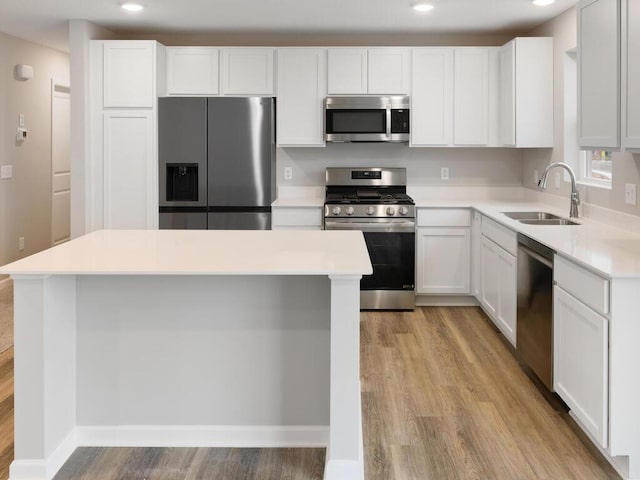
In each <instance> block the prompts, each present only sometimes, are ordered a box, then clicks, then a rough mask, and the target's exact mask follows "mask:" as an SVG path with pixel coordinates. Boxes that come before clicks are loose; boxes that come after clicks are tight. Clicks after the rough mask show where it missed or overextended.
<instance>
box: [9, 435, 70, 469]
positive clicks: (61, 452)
mask: <svg viewBox="0 0 640 480" xmlns="http://www.w3.org/2000/svg"><path fill="white" fill-rule="evenodd" d="M76 448H78V443H77V437H76V431H75V430H73V431H72V432H71V433H69V435H67V437H66V438H65V439H64V440H63V441H62V443H60V445H59V446H58V448H56V449H55V450H54V451H53V453H52V454H51V455H49V458H47V459H46V460H14V461H13V462H11V466H10V467H9V479H10V480H51V479H52V478H53V477H54V476H55V475H56V473H58V470H60V468H61V467H62V465H64V462H66V461H67V460H68V459H69V457H70V456H71V454H72V453H73V452H74V450H75V449H76Z"/></svg>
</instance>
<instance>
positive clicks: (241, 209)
mask: <svg viewBox="0 0 640 480" xmlns="http://www.w3.org/2000/svg"><path fill="white" fill-rule="evenodd" d="M274 115H275V105H274V99H273V98H271V97H248V98H231V97H212V98H182V97H166V98H160V99H159V101H158V118H159V120H158V121H159V125H158V148H159V159H160V165H159V180H160V185H159V187H160V188H159V191H160V228H161V229H171V228H181V229H207V228H208V229H210V230H214V229H228V230H232V229H235V230H266V229H270V228H271V203H272V202H273V200H274V199H275V192H276V177H275V175H276V170H275V130H274V125H275V122H274Z"/></svg>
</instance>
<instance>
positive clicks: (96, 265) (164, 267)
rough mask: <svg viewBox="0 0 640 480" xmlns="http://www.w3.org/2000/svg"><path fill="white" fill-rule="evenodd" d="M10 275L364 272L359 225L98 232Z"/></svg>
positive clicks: (6, 269) (367, 269)
mask: <svg viewBox="0 0 640 480" xmlns="http://www.w3.org/2000/svg"><path fill="white" fill-rule="evenodd" d="M0 273H1V274H11V275H46V274H63V275H64V274H68V275H73V274H79V275H362V274H364V275H366V274H370V273H372V267H371V261H370V259H369V255H368V253H367V247H366V244H365V242H364V236H363V235H362V233H361V232H357V231H272V230H252V231H248V230H224V231H223V230H99V231H97V232H93V233H90V234H88V235H85V236H83V237H80V238H77V239H75V240H71V241H70V242H67V243H64V244H62V245H58V246H56V247H54V248H50V249H48V250H45V251H43V252H40V253H37V254H35V255H32V256H30V257H27V258H24V259H22V260H18V261H16V262H14V263H10V264H8V265H5V266H3V267H1V268H0Z"/></svg>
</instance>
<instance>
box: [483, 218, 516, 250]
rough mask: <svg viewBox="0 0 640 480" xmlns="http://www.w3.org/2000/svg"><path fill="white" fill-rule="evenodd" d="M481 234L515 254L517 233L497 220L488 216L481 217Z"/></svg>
mask: <svg viewBox="0 0 640 480" xmlns="http://www.w3.org/2000/svg"><path fill="white" fill-rule="evenodd" d="M482 234H483V235H484V236H485V237H487V238H490V239H491V240H493V241H494V242H495V243H497V244H498V245H499V246H501V247H502V248H504V249H505V250H506V251H507V252H509V253H510V254H511V255H517V253H518V235H517V234H516V232H514V231H512V230H509V229H508V228H507V227H504V226H502V225H500V224H499V223H498V222H494V221H493V220H491V219H490V218H487V217H484V218H483V219H482Z"/></svg>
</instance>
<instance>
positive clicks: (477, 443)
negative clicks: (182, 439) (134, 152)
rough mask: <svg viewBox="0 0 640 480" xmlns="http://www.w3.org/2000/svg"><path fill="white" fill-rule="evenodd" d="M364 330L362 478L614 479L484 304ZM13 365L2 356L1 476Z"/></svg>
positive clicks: (196, 455)
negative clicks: (483, 309)
mask: <svg viewBox="0 0 640 480" xmlns="http://www.w3.org/2000/svg"><path fill="white" fill-rule="evenodd" d="M361 332H362V339H361V362H362V365H361V377H362V404H363V415H364V444H365V472H366V475H365V477H366V479H367V480H413V479H415V480H418V479H419V480H431V479H433V480H449V479H452V480H454V479H461V480H471V479H483V480H487V479H491V480H501V479H504V480H520V479H522V480H528V479H532V480H533V479H536V480H544V479H548V480H563V479H567V480H569V479H580V480H591V479H593V480H597V479H619V477H618V475H617V474H616V473H615V472H614V471H613V469H612V468H611V467H610V466H609V465H608V463H606V461H605V460H604V459H603V458H602V457H601V456H600V455H599V454H598V453H597V452H596V451H595V449H594V447H593V446H591V445H590V444H589V443H588V441H586V440H585V439H584V437H583V435H582V434H581V433H580V432H579V430H578V429H577V427H576V426H575V424H574V423H573V421H572V420H571V419H570V418H569V417H568V415H567V414H566V412H565V411H564V410H563V409H562V408H554V407H553V406H552V404H550V403H549V402H547V401H546V400H545V398H544V396H543V395H542V393H541V392H540V391H539V390H538V389H537V388H536V386H535V385H534V383H533V382H532V381H531V380H530V379H529V378H528V377H527V376H526V374H525V373H524V372H523V371H522V369H521V368H520V366H519V365H518V363H517V361H516V360H515V358H514V357H513V355H512V352H511V350H510V347H509V346H508V345H507V343H506V341H505V340H504V339H502V338H501V336H500V334H499V333H498V332H497V331H496V330H495V328H494V327H493V326H492V325H491V324H490V322H489V320H488V319H487V318H486V316H485V315H484V314H483V313H482V312H481V311H480V310H479V309H477V308H418V309H416V311H415V312H406V313H400V312H368V313H364V314H363V315H362V324H361ZM12 365H13V362H12V352H11V353H9V354H7V355H5V356H4V357H2V356H0V421H1V423H0V452H2V454H1V456H0V479H4V478H6V472H7V471H8V464H9V462H10V460H11V457H12V451H13V450H12V446H9V447H7V446H6V443H7V442H6V440H5V439H6V438H8V437H11V436H12V435H11V434H10V429H9V427H8V425H12V417H13V415H12V412H13V407H12V404H13V392H12V387H11V391H10V392H9V391H8V390H7V387H6V386H7V385H12ZM3 399H5V400H6V399H10V400H7V403H6V404H5V402H4V400H3ZM9 405H11V407H9ZM6 412H11V414H10V415H8V414H7V413H6ZM7 416H10V417H11V418H10V419H9V420H10V422H11V423H8V422H9V420H8V419H7V418H6V417H7ZM11 441H12V440H11ZM323 464H324V451H323V450H322V449H177V448H176V449H161V448H156V449H130V448H82V449H78V450H77V451H76V452H75V453H74V455H73V456H72V457H71V458H70V459H69V461H68V462H67V463H66V464H65V466H64V467H63V468H62V470H61V471H60V472H59V473H58V475H57V476H56V477H55V480H80V479H82V480H88V479H92V480H112V479H127V480H129V479H132V480H134V479H140V480H142V479H146V480H183V479H184V480H194V479H225V480H245V479H261V480H262V479H264V480H269V479H274V480H275V479H290V480H298V479H300V480H302V479H304V480H307V479H320V478H322V473H323Z"/></svg>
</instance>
